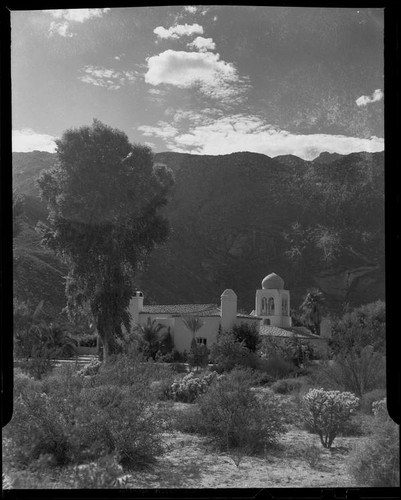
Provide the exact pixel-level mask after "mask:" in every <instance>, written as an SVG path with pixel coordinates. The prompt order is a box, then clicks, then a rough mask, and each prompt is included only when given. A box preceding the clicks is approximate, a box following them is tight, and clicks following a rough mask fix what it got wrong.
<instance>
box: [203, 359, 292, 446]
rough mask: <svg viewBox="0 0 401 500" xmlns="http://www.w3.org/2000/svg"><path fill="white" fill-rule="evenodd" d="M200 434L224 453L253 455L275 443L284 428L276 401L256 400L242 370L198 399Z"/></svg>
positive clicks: (229, 375) (223, 379) (270, 399)
mask: <svg viewBox="0 0 401 500" xmlns="http://www.w3.org/2000/svg"><path fill="white" fill-rule="evenodd" d="M198 405H199V412H200V418H199V421H198V426H199V431H200V432H201V433H203V434H206V435H209V436H212V437H213V438H214V439H215V442H216V444H217V445H218V446H219V447H220V448H221V449H223V450H232V449H242V450H245V451H246V453H247V454H252V453H255V452H258V451H261V450H263V449H265V447H266V446H268V445H269V444H272V443H274V442H276V440H277V438H278V436H279V435H280V434H281V433H282V432H284V425H283V422H282V419H281V417H280V415H279V414H278V412H277V411H276V407H275V401H274V399H273V398H264V399H260V398H257V396H256V395H255V393H254V392H253V391H252V390H251V388H250V383H249V376H248V374H247V373H243V372H242V371H241V370H239V369H235V370H233V371H232V372H231V373H230V374H228V375H227V376H224V377H221V378H220V379H219V380H216V381H215V383H214V384H212V385H211V387H210V389H209V390H208V392H207V393H206V394H204V395H203V396H202V397H201V398H199V400H198Z"/></svg>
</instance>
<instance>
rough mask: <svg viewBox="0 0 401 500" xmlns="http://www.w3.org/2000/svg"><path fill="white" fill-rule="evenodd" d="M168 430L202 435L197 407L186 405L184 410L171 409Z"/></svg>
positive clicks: (200, 416)
mask: <svg viewBox="0 0 401 500" xmlns="http://www.w3.org/2000/svg"><path fill="white" fill-rule="evenodd" d="M169 417H170V422H169V425H170V428H171V430H176V431H179V432H183V433H186V434H202V432H203V428H202V425H201V418H202V415H201V413H200V410H199V407H198V405H188V406H187V407H186V408H185V409H175V408H174V409H172V410H170V411H169Z"/></svg>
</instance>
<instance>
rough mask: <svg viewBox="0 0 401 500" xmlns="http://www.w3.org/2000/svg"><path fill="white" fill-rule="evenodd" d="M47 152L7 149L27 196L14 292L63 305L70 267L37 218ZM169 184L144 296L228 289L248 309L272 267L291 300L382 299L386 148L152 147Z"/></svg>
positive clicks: (208, 295)
mask: <svg viewBox="0 0 401 500" xmlns="http://www.w3.org/2000/svg"><path fill="white" fill-rule="evenodd" d="M54 159H55V157H54V155H51V154H49V153H41V152H33V153H15V154H14V155H13V174H14V188H15V189H17V190H18V191H19V192H21V193H23V194H25V196H26V199H25V216H24V217H25V223H24V230H23V232H22V233H21V234H20V235H19V236H18V237H17V238H16V241H15V254H16V256H17V257H18V258H19V260H18V261H17V264H16V266H15V291H16V294H17V295H18V296H20V297H21V298H27V297H30V298H31V300H34V299H35V298H36V300H37V301H38V300H40V298H46V299H47V300H48V301H49V305H51V306H52V307H53V308H54V309H55V310H57V309H59V308H60V307H62V306H63V305H64V304H63V301H64V299H63V293H64V292H63V279H62V276H64V275H65V274H66V269H65V268H64V267H63V266H62V265H61V264H60V263H59V262H58V261H57V259H56V258H55V257H54V256H53V255H51V254H50V253H49V252H46V251H44V250H43V249H42V248H41V247H40V245H39V240H38V235H37V233H36V232H35V231H34V230H33V227H34V225H35V224H36V222H37V221H38V220H40V219H42V220H43V219H45V217H46V207H45V206H44V205H43V204H42V203H41V202H40V200H39V198H38V190H37V187H36V186H35V178H36V177H37V176H38V174H39V172H40V171H41V170H42V169H43V168H48V167H49V166H51V164H52V163H53V161H54ZM155 162H156V163H159V164H164V165H166V166H168V167H170V168H171V169H172V170H173V171H174V174H175V178H176V185H175V188H174V193H173V197H172V200H171V202H170V204H169V206H168V207H167V208H166V210H165V212H166V215H167V216H168V217H169V219H170V221H171V227H172V232H171V236H170V238H169V240H168V242H167V243H166V244H165V245H164V246H163V247H162V248H159V249H157V250H156V251H155V252H154V253H153V254H152V256H151V258H150V260H149V263H148V268H147V271H146V272H144V273H143V274H142V275H141V276H139V277H138V284H139V285H140V286H141V288H142V289H143V291H144V293H145V300H146V301H147V302H148V303H158V302H159V303H174V302H200V303H202V302H213V301H216V302H218V301H219V297H220V294H221V292H222V291H223V290H224V289H225V288H232V289H234V290H235V292H236V293H237V295H238V301H239V307H240V308H242V309H245V310H246V311H250V310H252V309H253V307H254V296H255V290H256V289H257V288H259V286H260V281H261V279H262V278H263V277H264V276H265V275H266V274H267V273H269V272H272V271H274V272H276V273H278V274H280V275H281V276H282V277H283V279H284V280H285V284H286V288H288V289H289V290H290V291H291V299H292V307H297V306H299V304H300V301H301V298H302V296H303V295H304V294H305V292H306V289H307V288H308V287H311V286H319V287H320V288H321V289H322V290H323V292H324V294H325V296H326V300H327V304H328V305H329V307H330V308H331V309H332V310H338V309H339V308H340V307H342V305H343V304H344V303H349V304H350V305H351V306H354V305H355V306H356V305H359V304H362V303H366V302H370V301H373V300H376V299H378V298H384V219H383V217H384V206H383V205H384V202H383V199H384V155H383V153H354V154H350V155H331V154H328V153H323V154H322V155H320V156H319V157H318V158H317V159H315V160H314V161H312V162H308V161H304V160H302V159H300V158H297V157H295V156H292V155H285V156H280V157H276V158H269V157H267V156H264V155H261V154H256V153H234V154H230V155H221V156H201V155H189V154H180V153H172V152H168V153H159V154H156V155H155Z"/></svg>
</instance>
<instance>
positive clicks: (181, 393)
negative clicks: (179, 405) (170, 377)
mask: <svg viewBox="0 0 401 500" xmlns="http://www.w3.org/2000/svg"><path fill="white" fill-rule="evenodd" d="M216 377H217V375H216V373H215V372H211V373H209V375H206V376H204V377H195V375H194V373H193V372H191V373H188V375H185V376H184V377H183V378H180V379H176V380H174V382H173V383H172V385H171V395H172V398H173V399H174V400H175V401H181V402H183V403H193V402H194V401H195V399H196V398H198V397H199V396H200V395H201V394H204V393H205V392H206V391H207V390H208V388H209V386H210V384H211V383H212V382H213V380H215V379H216Z"/></svg>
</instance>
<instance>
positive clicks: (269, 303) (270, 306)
mask: <svg viewBox="0 0 401 500" xmlns="http://www.w3.org/2000/svg"><path fill="white" fill-rule="evenodd" d="M267 315H268V316H274V299H273V297H270V298H269V300H268V301H267Z"/></svg>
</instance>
